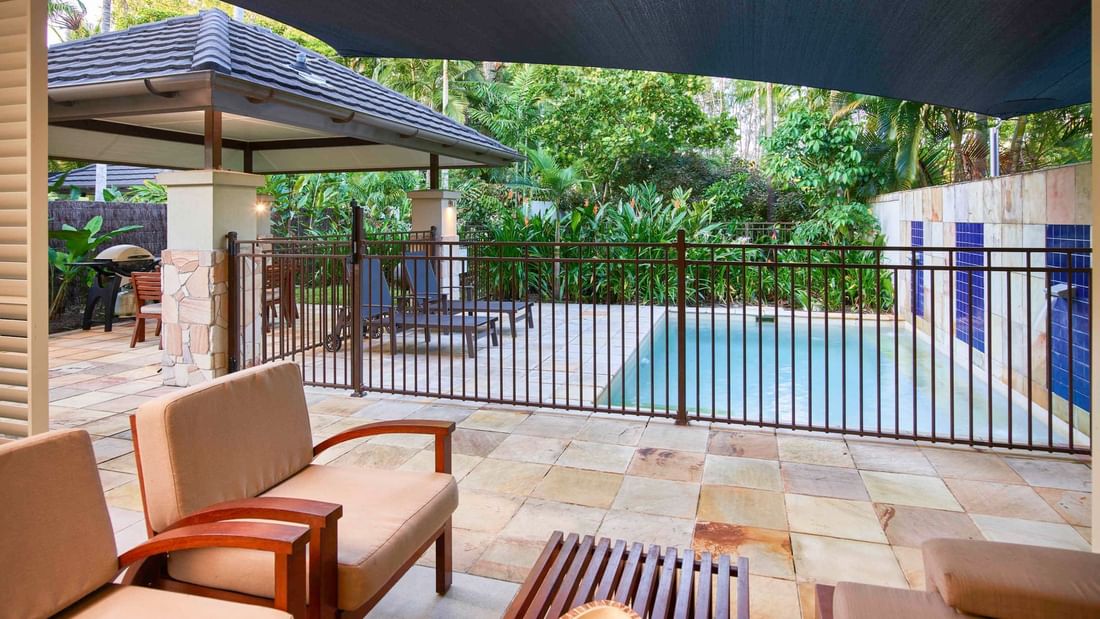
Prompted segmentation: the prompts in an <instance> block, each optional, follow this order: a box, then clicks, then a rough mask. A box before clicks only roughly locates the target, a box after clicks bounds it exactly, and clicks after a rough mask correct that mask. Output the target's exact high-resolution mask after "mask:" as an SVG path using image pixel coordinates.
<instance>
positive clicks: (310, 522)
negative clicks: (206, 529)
mask: <svg viewBox="0 0 1100 619" xmlns="http://www.w3.org/2000/svg"><path fill="white" fill-rule="evenodd" d="M343 515H344V507H343V506H342V505H337V504H336V503H326V502H324V501H313V500H309V499H294V498H287V497H273V496H272V497H267V496H260V497H253V498H250V499H238V500H235V501H225V502H223V503H217V504H215V505H211V506H210V507H206V508H204V509H200V510H199V511H197V512H195V513H193V514H191V515H189V516H186V517H184V518H183V519H181V520H178V521H176V522H175V523H174V524H172V526H170V527H168V529H167V530H169V531H170V530H172V529H177V528H179V527H187V526H191V525H196V524H206V523H210V522H222V521H225V520H243V519H246V518H255V519H260V520H278V521H280V522H294V523H297V524H304V525H307V526H309V527H310V528H315V527H316V528H325V527H331V526H333V525H334V524H335V523H336V520H337V519H339V518H340V517H341V516H343Z"/></svg>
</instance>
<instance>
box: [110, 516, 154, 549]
mask: <svg viewBox="0 0 1100 619" xmlns="http://www.w3.org/2000/svg"><path fill="white" fill-rule="evenodd" d="M148 539H149V531H148V529H146V528H145V522H144V521H142V522H135V523H134V524H132V525H130V526H128V527H126V528H125V529H122V530H121V531H117V532H115V546H116V547H117V548H118V553H119V554H122V553H124V552H126V551H127V550H130V549H131V548H134V547H135V546H137V545H138V544H142V543H144V542H146V541H148Z"/></svg>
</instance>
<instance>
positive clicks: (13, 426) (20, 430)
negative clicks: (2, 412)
mask: <svg viewBox="0 0 1100 619" xmlns="http://www.w3.org/2000/svg"><path fill="white" fill-rule="evenodd" d="M0 434H11V435H13V436H26V435H27V424H26V423H19V422H18V421H8V420H4V419H0Z"/></svg>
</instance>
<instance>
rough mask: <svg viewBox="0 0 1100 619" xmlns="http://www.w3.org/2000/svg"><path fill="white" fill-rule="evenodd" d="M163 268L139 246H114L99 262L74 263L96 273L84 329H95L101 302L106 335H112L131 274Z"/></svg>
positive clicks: (95, 259) (82, 325)
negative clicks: (120, 298)
mask: <svg viewBox="0 0 1100 619" xmlns="http://www.w3.org/2000/svg"><path fill="white" fill-rule="evenodd" d="M159 264H160V258H156V257H154V256H153V254H151V253H149V251H148V250H146V249H144V248H142V247H138V246H137V245H113V246H111V247H108V248H107V249H105V250H103V251H101V252H99V254H97V255H96V257H95V258H93V259H91V260H87V261H84V262H74V263H72V266H80V267H88V268H90V269H92V270H93V271H95V278H94V280H93V282H92V287H91V288H90V289H89V290H88V300H87V301H86V302H85V303H84V319H83V321H82V322H81V324H80V327H81V328H82V329H84V330H85V331H87V330H88V329H91V328H92V313H93V312H94V311H95V307H96V305H97V304H98V303H99V302H101V301H102V302H103V304H104V305H103V315H104V325H103V330H104V331H110V330H111V327H112V326H113V324H114V322H115V301H116V300H117V299H118V291H119V289H120V288H122V280H123V279H124V278H129V277H130V274H131V273H136V272H141V271H153V270H155V269H156V268H157V266H158V265H159Z"/></svg>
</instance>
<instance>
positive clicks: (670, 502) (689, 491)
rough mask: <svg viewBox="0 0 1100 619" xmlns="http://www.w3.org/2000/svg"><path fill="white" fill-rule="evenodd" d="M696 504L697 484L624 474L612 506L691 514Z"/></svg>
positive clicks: (691, 516)
mask: <svg viewBox="0 0 1100 619" xmlns="http://www.w3.org/2000/svg"><path fill="white" fill-rule="evenodd" d="M698 504H699V484H693V483H688V482H682V481H669V480H666V479H650V478H647V477H633V476H631V475H627V476H626V477H625V478H624V479H623V484H622V486H621V487H620V488H619V494H618V496H616V497H615V502H614V503H613V504H612V506H611V507H612V509H616V510H621V511H636V512H644V513H647V514H656V515H658V516H672V517H675V518H693V517H695V509H696V506H697V505H698Z"/></svg>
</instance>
